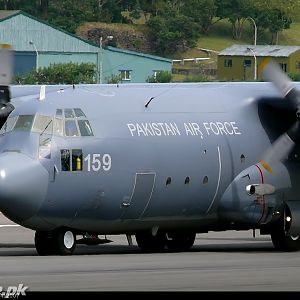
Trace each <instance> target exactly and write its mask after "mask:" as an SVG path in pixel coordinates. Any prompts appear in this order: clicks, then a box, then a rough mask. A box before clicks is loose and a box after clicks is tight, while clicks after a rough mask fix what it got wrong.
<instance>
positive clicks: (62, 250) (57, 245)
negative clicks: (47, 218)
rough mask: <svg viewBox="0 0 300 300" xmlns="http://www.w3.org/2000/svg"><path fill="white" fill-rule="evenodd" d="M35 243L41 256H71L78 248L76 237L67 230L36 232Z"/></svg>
mask: <svg viewBox="0 0 300 300" xmlns="http://www.w3.org/2000/svg"><path fill="white" fill-rule="evenodd" d="M34 242H35V248H36V251H37V253H38V254H39V255H71V254H73V252H74V250H75V247H76V236H75V234H74V232H73V231H72V230H70V229H67V228H59V229H56V230H54V231H50V232H47V231H36V233H35V238H34Z"/></svg>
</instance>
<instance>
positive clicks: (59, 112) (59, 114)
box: [56, 109, 62, 117]
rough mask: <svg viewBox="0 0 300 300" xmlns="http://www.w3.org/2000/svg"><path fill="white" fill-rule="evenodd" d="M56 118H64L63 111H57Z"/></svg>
mask: <svg viewBox="0 0 300 300" xmlns="http://www.w3.org/2000/svg"><path fill="white" fill-rule="evenodd" d="M56 116H57V117H62V109H57V110H56Z"/></svg>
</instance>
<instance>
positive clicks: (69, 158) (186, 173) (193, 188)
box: [0, 83, 278, 234]
mask: <svg viewBox="0 0 300 300" xmlns="http://www.w3.org/2000/svg"><path fill="white" fill-rule="evenodd" d="M276 96H278V94H277V93H276V91H275V90H274V89H273V88H272V87H271V85H270V84H266V83H232V84H228V83H215V84H178V85H176V84H173V85H168V84H166V85H150V84H149V85H120V86H108V85H107V86H102V87H92V86H85V87H81V86H78V87H75V89H73V88H66V89H64V91H59V92H50V93H47V94H46V98H45V99H44V100H38V99H26V101H24V102H22V103H20V104H19V105H17V106H16V108H15V110H14V111H13V112H12V113H11V114H10V116H9V119H10V118H11V119H10V120H11V123H13V122H18V120H20V124H21V125H20V127H19V128H18V127H14V126H16V124H17V123H15V124H14V125H11V126H12V128H11V130H7V131H5V132H2V133H3V135H2V137H1V141H0V151H1V152H2V153H1V154H0V160H1V159H2V162H3V164H2V169H1V170H0V175H1V171H3V172H4V173H5V174H6V173H7V174H8V173H9V170H10V165H11V163H5V161H17V163H13V166H15V169H16V170H14V172H15V173H16V172H18V171H17V169H18V167H20V168H22V164H23V162H22V161H25V160H26V163H24V172H23V173H22V175H20V176H15V177H11V178H10V179H9V176H4V177H5V178H0V180H2V188H3V189H4V190H5V189H6V188H5V187H6V186H8V185H11V186H12V189H13V188H14V189H19V190H20V193H19V194H16V195H14V196H11V197H9V196H7V194H9V191H6V190H5V191H4V192H1V191H0V198H2V200H1V199H0V210H2V211H3V212H4V213H5V214H6V215H7V216H8V217H9V218H11V219H12V220H14V221H16V222H18V223H20V224H21V225H23V226H26V227H29V228H32V229H35V230H51V229H54V228H58V227H61V226H65V227H68V228H74V229H77V230H82V231H91V232H98V233H105V234H109V233H129V232H136V231H138V230H143V229H147V228H152V227H153V226H158V227H163V228H165V229H174V228H178V227H182V228H195V230H200V228H201V226H203V227H205V228H208V227H209V226H210V225H215V224H218V222H219V220H220V217H219V211H218V209H219V204H220V201H221V199H222V196H223V194H224V192H225V191H226V189H227V188H228V186H229V185H230V184H231V183H232V182H233V180H234V179H235V178H236V176H237V175H238V174H240V173H241V172H242V171H243V170H245V169H247V168H248V167H250V166H252V165H255V164H256V163H258V161H259V160H260V159H261V156H262V154H263V152H264V151H265V150H266V149H267V148H268V147H269V146H270V144H271V140H270V136H269V134H268V132H267V130H266V128H265V127H264V125H263V123H262V122H261V120H260V118H261V116H260V115H259V113H258V105H257V104H258V102H259V99H260V98H262V97H276ZM152 97H153V99H152V100H151V101H150V103H149V105H148V106H147V107H145V104H146V103H147V102H148V101H149V100H150V99H151V98H152ZM80 111H81V112H82V113H83V114H82V113H81V112H80ZM20 116H27V117H28V116H31V117H32V118H31V119H30V118H29V119H30V120H31V122H32V124H31V125H28V126H29V127H26V126H27V125H26V124H25V121H26V120H25V121H24V120H23V121H24V122H23V121H22V120H21V119H20ZM41 116H42V117H41ZM13 118H15V119H13ZM48 120H49V121H48ZM21 121H22V122H23V123H24V124H23V123H22V122H21ZM22 126H23V127H22ZM30 126H31V127H30ZM38 126H40V127H38ZM25 157H26V158H25ZM23 158H24V159H23ZM27 160H28V162H27ZM29 160H32V161H33V162H34V164H35V165H36V164H40V165H41V167H42V169H39V167H38V166H35V167H34V168H33V169H32V170H33V171H32V173H31V174H34V176H35V177H34V176H33V175H32V178H30V176H28V178H27V182H26V186H25V185H24V184H23V185H21V186H20V188H18V186H19V185H20V181H21V180H22V178H24V176H25V177H26V171H27V170H29V172H30V170H31V167H29V165H30V162H29ZM4 173H3V174H4ZM9 180H11V181H12V182H8V181H9ZM30 182H31V185H32V186H36V187H35V188H33V189H31V188H30V187H27V186H28V185H30ZM26 189H27V190H26ZM24 190H26V195H27V196H26V197H24V199H19V198H22V197H21V196H20V194H22V191H24ZM1 193H2V194H3V193H4V194H5V195H4V196H3V195H2V194H1ZM31 193H32V197H31ZM14 198H18V200H17V201H16V203H17V205H15V203H14ZM5 199H6V201H10V202H9V203H10V204H9V205H7V203H6V204H3V201H5ZM33 202H34V203H33ZM29 203H30V205H29V206H30V207H31V210H28V212H26V213H25V212H24V211H25V210H26V209H25V208H26V207H27V206H28V204H29ZM17 206H19V207H21V208H24V209H21V211H22V212H23V213H21V212H20V213H19V212H18V207H17Z"/></svg>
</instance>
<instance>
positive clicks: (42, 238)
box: [34, 231, 55, 256]
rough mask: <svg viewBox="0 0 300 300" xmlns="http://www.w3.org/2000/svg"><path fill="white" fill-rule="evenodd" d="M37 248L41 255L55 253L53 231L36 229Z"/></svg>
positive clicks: (35, 240)
mask: <svg viewBox="0 0 300 300" xmlns="http://www.w3.org/2000/svg"><path fill="white" fill-rule="evenodd" d="M34 243H35V249H36V251H37V253H38V254H39V255H41V256H45V255H54V254H55V244H54V239H53V234H52V232H47V231H36V232H35V236H34Z"/></svg>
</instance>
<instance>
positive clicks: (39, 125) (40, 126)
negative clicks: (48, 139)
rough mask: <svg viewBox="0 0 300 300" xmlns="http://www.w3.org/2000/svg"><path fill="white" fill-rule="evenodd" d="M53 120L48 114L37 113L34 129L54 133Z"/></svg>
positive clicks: (39, 131) (34, 130)
mask: <svg viewBox="0 0 300 300" xmlns="http://www.w3.org/2000/svg"><path fill="white" fill-rule="evenodd" d="M52 128H53V122H52V118H51V117H48V116H41V115H37V116H36V117H35V120H34V123H33V127H32V131H33V132H38V133H46V134H52Z"/></svg>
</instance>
